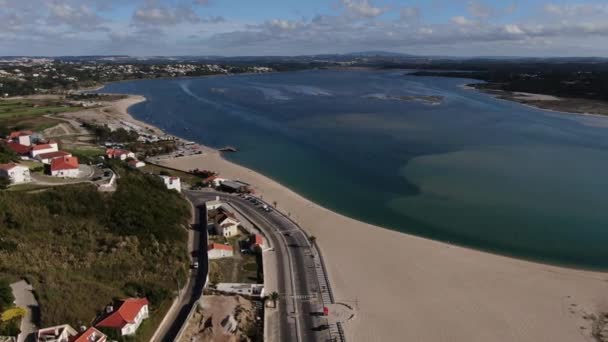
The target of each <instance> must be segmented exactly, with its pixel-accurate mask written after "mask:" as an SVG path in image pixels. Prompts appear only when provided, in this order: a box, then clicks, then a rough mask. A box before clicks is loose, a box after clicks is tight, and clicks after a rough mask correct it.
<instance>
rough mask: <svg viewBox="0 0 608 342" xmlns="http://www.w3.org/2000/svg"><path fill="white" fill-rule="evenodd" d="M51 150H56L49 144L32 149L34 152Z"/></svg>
mask: <svg viewBox="0 0 608 342" xmlns="http://www.w3.org/2000/svg"><path fill="white" fill-rule="evenodd" d="M49 148H55V147H54V146H51V145H49V144H40V145H36V146H34V147H32V150H33V151H39V150H46V149H49Z"/></svg>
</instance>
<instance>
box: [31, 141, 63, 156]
mask: <svg viewBox="0 0 608 342" xmlns="http://www.w3.org/2000/svg"><path fill="white" fill-rule="evenodd" d="M57 151H59V148H58V146H57V143H56V142H54V141H50V142H49V143H48V144H38V145H34V146H32V150H31V152H30V156H31V157H32V158H36V157H37V156H38V155H40V154H44V153H51V152H57Z"/></svg>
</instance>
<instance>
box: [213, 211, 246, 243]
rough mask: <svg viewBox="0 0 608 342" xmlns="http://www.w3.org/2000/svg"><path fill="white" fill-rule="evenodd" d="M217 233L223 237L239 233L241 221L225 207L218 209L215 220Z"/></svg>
mask: <svg viewBox="0 0 608 342" xmlns="http://www.w3.org/2000/svg"><path fill="white" fill-rule="evenodd" d="M213 222H214V225H213V226H214V228H215V232H216V233H217V234H218V235H221V236H223V237H231V236H235V235H237V234H238V233H239V229H238V226H239V224H240V222H239V220H237V219H236V216H234V214H233V213H231V212H230V211H228V209H226V208H224V207H219V208H218V213H217V215H216V216H215V218H214V220H213Z"/></svg>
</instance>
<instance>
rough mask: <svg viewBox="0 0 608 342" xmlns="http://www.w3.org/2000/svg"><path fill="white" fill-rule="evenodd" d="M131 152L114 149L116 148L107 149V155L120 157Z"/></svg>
mask: <svg viewBox="0 0 608 342" xmlns="http://www.w3.org/2000/svg"><path fill="white" fill-rule="evenodd" d="M129 153H131V152H129V151H127V150H121V149H114V148H108V149H107V150H106V155H107V156H108V157H109V156H111V157H120V156H121V155H123V154H129Z"/></svg>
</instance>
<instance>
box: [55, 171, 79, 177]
mask: <svg viewBox="0 0 608 342" xmlns="http://www.w3.org/2000/svg"><path fill="white" fill-rule="evenodd" d="M78 173H79V171H78V169H69V170H57V171H51V176H54V177H66V178H78Z"/></svg>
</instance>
